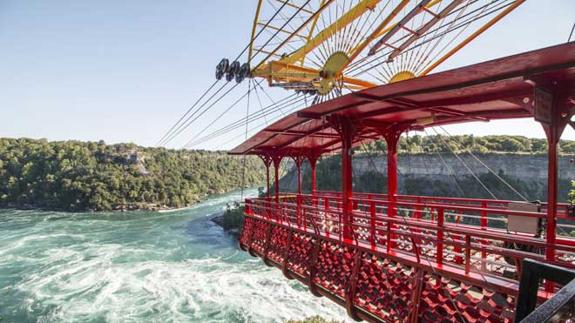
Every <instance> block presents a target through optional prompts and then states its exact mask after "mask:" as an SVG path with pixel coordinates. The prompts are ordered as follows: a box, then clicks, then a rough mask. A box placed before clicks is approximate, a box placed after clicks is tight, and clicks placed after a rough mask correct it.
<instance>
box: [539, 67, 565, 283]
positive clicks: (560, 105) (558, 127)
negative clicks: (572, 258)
mask: <svg viewBox="0 0 575 323" xmlns="http://www.w3.org/2000/svg"><path fill="white" fill-rule="evenodd" d="M530 81H534V83H535V84H536V85H537V87H536V88H535V94H534V99H535V109H534V115H535V120H537V121H539V122H540V123H541V125H542V126H543V129H544V130H545V135H546V137H547V145H548V152H547V160H548V166H547V231H546V234H545V236H546V240H547V248H546V250H545V259H546V260H547V261H550V262H552V261H555V246H554V245H555V240H556V236H557V195H558V194H557V193H558V192H557V191H558V188H557V180H558V176H559V175H558V155H559V153H558V145H559V140H560V139H561V135H562V134H563V130H565V126H566V125H567V124H568V123H569V122H570V118H571V115H572V113H571V112H570V111H569V106H568V105H569V99H570V98H569V91H568V89H569V86H562V84H559V83H557V82H553V83H552V84H549V83H547V84H545V83H543V82H541V83H538V82H537V80H536V77H535V78H534V80H530ZM545 287H546V290H547V291H549V292H551V291H553V284H552V283H548V284H546V286H545Z"/></svg>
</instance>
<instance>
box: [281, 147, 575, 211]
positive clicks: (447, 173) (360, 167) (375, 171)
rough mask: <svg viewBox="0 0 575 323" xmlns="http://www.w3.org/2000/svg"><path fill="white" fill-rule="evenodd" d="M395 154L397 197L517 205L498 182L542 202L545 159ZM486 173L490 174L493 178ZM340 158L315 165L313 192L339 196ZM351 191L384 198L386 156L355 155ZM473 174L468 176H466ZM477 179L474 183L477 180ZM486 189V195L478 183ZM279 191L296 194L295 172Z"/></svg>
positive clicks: (566, 185)
mask: <svg viewBox="0 0 575 323" xmlns="http://www.w3.org/2000/svg"><path fill="white" fill-rule="evenodd" d="M475 156H476V157H477V159H479V160H477V159H476V158H474V157H473V156H472V155H469V154H458V155H457V156H455V155H453V154H450V153H442V154H400V155H399V157H398V162H399V167H398V171H399V176H398V177H399V183H398V185H399V187H398V189H399V192H400V194H415V195H436V196H466V197H490V198H492V197H493V196H492V195H491V194H493V195H495V197H497V198H499V199H514V200H521V197H520V196H518V194H517V193H515V192H513V190H512V189H510V188H509V186H508V185H506V184H504V183H503V181H501V180H500V179H499V178H498V176H499V177H500V178H503V179H504V180H505V181H506V182H507V183H509V184H510V185H511V186H512V187H513V188H515V189H516V190H517V191H518V192H519V193H520V194H522V195H523V196H525V198H527V199H529V200H542V201H544V200H546V191H547V156H546V155H544V154H539V155H535V154H501V153H493V154H475ZM571 159H572V156H562V157H560V159H559V167H560V168H559V176H560V182H559V192H560V194H559V198H560V200H562V201H566V200H567V198H568V192H569V190H570V187H571V180H573V179H575V164H573V163H572V162H571ZM482 163H483V164H485V165H486V166H487V167H489V169H491V170H492V171H493V173H495V174H497V175H498V176H496V175H494V174H493V173H492V172H491V171H490V170H489V169H488V168H487V167H486V166H484V165H483V164H482ZM339 164H340V158H339V156H332V157H328V158H324V159H322V160H321V161H320V162H319V163H318V169H317V178H318V189H320V190H340V166H339ZM353 165H354V190H355V191H358V192H386V191H387V187H386V180H387V159H386V156H385V155H381V154H379V155H372V154H367V153H363V154H356V155H355V156H354V157H353ZM470 170H471V171H472V172H473V174H474V175H475V176H474V175H472V173H471V171H470ZM309 171H310V170H309V166H308V165H307V163H304V166H303V169H302V174H303V176H302V177H303V187H304V190H309V188H310V176H309ZM476 177H477V178H478V179H479V180H478V179H477V178H476ZM479 181H481V183H483V184H484V186H486V187H487V188H488V189H489V191H490V192H491V193H489V192H488V191H487V190H486V189H485V188H483V185H481V184H480V182H479ZM280 188H281V190H286V191H295V190H296V189H297V181H296V172H295V169H293V168H292V169H291V170H290V171H288V172H287V174H286V175H285V176H284V177H283V178H282V179H281V181H280Z"/></svg>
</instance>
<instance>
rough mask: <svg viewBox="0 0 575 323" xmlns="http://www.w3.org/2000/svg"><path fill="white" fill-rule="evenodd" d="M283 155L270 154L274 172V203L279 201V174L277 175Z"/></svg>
mask: <svg viewBox="0 0 575 323" xmlns="http://www.w3.org/2000/svg"><path fill="white" fill-rule="evenodd" d="M282 158H283V156H282V155H280V154H274V155H273V156H272V161H273V163H274V173H275V178H274V188H275V193H276V194H275V201H276V203H279V201H280V175H279V169H280V163H281V161H282Z"/></svg>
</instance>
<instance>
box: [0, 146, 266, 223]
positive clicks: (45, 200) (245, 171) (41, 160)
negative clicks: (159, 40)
mask: <svg viewBox="0 0 575 323" xmlns="http://www.w3.org/2000/svg"><path fill="white" fill-rule="evenodd" d="M264 176H265V169H264V166H263V165H262V163H261V161H260V160H259V159H258V158H257V157H249V156H248V157H246V158H245V168H244V159H243V158H238V157H234V156H229V155H227V153H226V152H225V151H205V150H175V149H166V148H148V147H141V146H137V145H134V144H114V145H107V144H106V143H104V142H103V141H99V142H81V141H55V142H49V141H47V140H45V139H40V140H35V139H26V138H20V139H11V138H0V182H1V183H2V185H0V208H15V209H40V210H50V211H68V212H82V211H132V210H150V211H159V210H172V209H179V208H183V207H189V206H191V205H194V204H196V203H198V202H199V201H201V200H202V199H204V198H205V197H207V196H209V195H212V194H220V193H226V192H229V191H232V190H234V189H237V188H239V187H241V186H242V183H243V185H244V186H245V187H252V186H256V185H258V184H261V183H262V182H263V181H264V178H265V177H264Z"/></svg>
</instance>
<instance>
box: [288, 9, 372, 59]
mask: <svg viewBox="0 0 575 323" xmlns="http://www.w3.org/2000/svg"><path fill="white" fill-rule="evenodd" d="M380 1H381V0H363V1H361V2H359V3H358V4H356V5H355V6H354V7H353V8H351V9H350V10H349V11H347V12H346V13H345V14H344V15H343V16H341V17H340V18H339V19H338V20H336V21H335V22H333V23H332V24H331V25H329V26H328V27H326V28H325V29H324V30H322V31H320V32H319V33H318V34H317V35H316V36H315V37H314V38H312V39H311V40H310V41H308V42H307V43H306V44H305V45H303V46H302V47H301V48H300V49H298V50H297V51H295V52H294V53H293V54H291V55H289V56H287V57H286V58H284V59H282V62H284V63H288V64H293V63H295V62H297V61H300V60H301V59H302V58H304V57H305V56H306V55H307V54H308V53H309V52H311V51H312V50H314V49H315V48H316V47H317V46H319V45H321V43H323V42H324V41H326V40H327V39H328V38H329V37H331V36H333V35H334V34H335V33H337V32H338V31H339V30H341V29H343V28H344V27H346V26H347V25H349V24H350V23H352V22H353V21H355V20H356V19H357V18H359V17H360V16H361V15H363V14H364V13H365V12H366V11H367V10H370V9H373V8H375V6H376V5H377V4H378V3H379V2H380Z"/></svg>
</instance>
